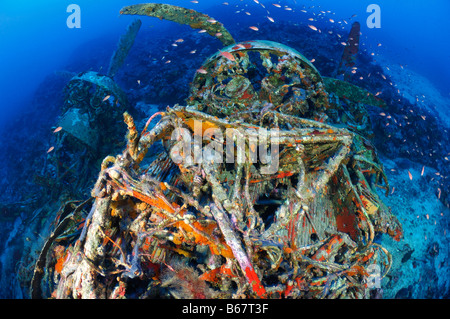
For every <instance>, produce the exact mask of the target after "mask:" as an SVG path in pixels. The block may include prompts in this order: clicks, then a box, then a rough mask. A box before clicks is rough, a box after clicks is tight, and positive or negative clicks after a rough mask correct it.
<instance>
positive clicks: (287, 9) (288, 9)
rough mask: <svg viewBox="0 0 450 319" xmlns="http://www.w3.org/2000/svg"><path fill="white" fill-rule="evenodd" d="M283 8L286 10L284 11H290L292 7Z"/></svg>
mask: <svg viewBox="0 0 450 319" xmlns="http://www.w3.org/2000/svg"><path fill="white" fill-rule="evenodd" d="M284 10H286V11H292V8H289V7H286V8H284Z"/></svg>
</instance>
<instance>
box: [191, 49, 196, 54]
mask: <svg viewBox="0 0 450 319" xmlns="http://www.w3.org/2000/svg"><path fill="white" fill-rule="evenodd" d="M196 52H197V50H192V51H191V52H189V53H190V54H195V53H196Z"/></svg>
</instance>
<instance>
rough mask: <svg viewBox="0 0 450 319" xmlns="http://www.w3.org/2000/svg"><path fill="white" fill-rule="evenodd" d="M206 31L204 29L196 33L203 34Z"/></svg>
mask: <svg viewBox="0 0 450 319" xmlns="http://www.w3.org/2000/svg"><path fill="white" fill-rule="evenodd" d="M205 32H206V30H205V29H201V30H200V31H198V33H205Z"/></svg>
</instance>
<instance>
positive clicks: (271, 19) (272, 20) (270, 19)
mask: <svg viewBox="0 0 450 319" xmlns="http://www.w3.org/2000/svg"><path fill="white" fill-rule="evenodd" d="M267 19H269V21H270V22H275V20H274V19H273V18H271V17H269V16H268V17H267Z"/></svg>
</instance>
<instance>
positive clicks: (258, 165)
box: [30, 4, 402, 298]
mask: <svg viewBox="0 0 450 319" xmlns="http://www.w3.org/2000/svg"><path fill="white" fill-rule="evenodd" d="M121 14H130V15H143V16H151V17H158V18H161V19H167V20H171V21H174V22H177V23H182V24H187V25H190V26H191V27H192V28H196V29H204V30H206V31H207V32H208V34H210V35H212V36H215V37H217V38H218V39H219V40H221V42H222V43H223V45H224V48H223V49H221V50H220V51H219V52H217V53H216V54H214V55H212V56H211V57H210V58H209V59H207V60H206V61H205V62H204V64H203V65H202V66H200V67H199V69H198V70H197V72H196V75H195V77H194V79H193V81H192V83H191V86H190V95H189V97H188V99H187V100H186V105H184V106H181V105H175V106H173V107H168V108H167V109H166V110H164V111H161V112H157V113H155V114H154V115H153V116H151V117H150V118H149V120H148V122H147V124H146V126H145V127H144V129H143V130H142V131H141V132H139V131H138V130H137V128H136V125H135V122H134V119H133V117H132V116H131V115H130V114H129V113H128V112H127V105H128V102H127V98H126V96H125V94H124V93H123V92H122V91H121V89H120V88H119V87H118V86H117V84H115V83H114V80H113V77H114V75H115V73H116V72H117V70H118V68H120V67H121V66H122V64H123V61H124V59H125V56H126V55H127V53H128V51H129V50H130V48H131V46H132V43H133V42H134V38H135V36H136V33H137V32H138V30H139V27H140V23H139V22H138V21H139V20H136V21H135V22H133V24H132V25H130V28H129V30H128V32H127V33H126V35H125V36H124V37H123V38H122V40H121V41H120V45H119V48H118V50H117V51H116V53H115V54H114V56H113V58H112V60H111V66H110V69H109V70H110V71H109V72H108V74H107V75H101V74H99V73H96V72H85V73H82V74H79V75H76V76H75V77H73V78H72V80H71V81H70V82H69V84H68V87H67V92H68V94H67V97H66V102H67V103H66V104H65V106H64V107H65V109H64V114H63V115H62V116H61V119H60V121H59V122H58V126H59V127H61V133H62V134H61V136H65V138H66V141H67V142H66V143H60V144H59V145H60V148H61V150H64V152H65V153H67V156H80V154H81V153H80V152H82V150H86V149H88V151H83V152H84V153H83V154H82V156H90V157H92V158H94V157H95V156H98V155H99V153H98V147H99V145H101V144H105V143H113V141H112V140H111V136H112V133H111V134H110V133H108V132H112V130H116V128H117V124H116V123H117V119H119V118H121V117H123V122H124V123H125V124H124V125H123V128H122V129H123V130H124V132H123V134H124V135H125V133H126V146H124V150H123V152H122V153H120V154H118V155H116V156H112V155H108V156H106V157H105V158H104V159H103V161H102V163H101V169H100V172H99V175H98V179H97V182H96V183H95V185H93V188H92V192H91V197H89V198H87V199H84V200H79V201H74V200H71V201H68V202H66V203H64V204H63V205H62V206H61V208H60V210H59V212H58V213H57V220H55V223H54V229H53V230H52V232H51V234H50V236H49V238H48V239H47V240H46V241H45V244H44V245H43V247H42V250H41V253H40V255H39V258H38V259H37V262H36V265H35V268H34V273H33V278H32V280H31V287H30V296H31V297H32V298H371V297H372V295H373V294H374V293H376V289H375V288H374V287H373V285H372V284H371V280H372V279H373V276H372V274H373V270H374V269H377V270H379V272H377V276H378V277H376V279H377V280H378V279H379V280H381V279H382V278H383V277H384V276H385V275H386V274H387V273H388V272H389V269H390V265H391V263H392V257H391V254H390V253H389V251H387V250H386V249H385V248H384V247H382V246H381V245H380V244H377V243H375V242H374V238H375V236H376V235H379V234H388V235H389V236H391V237H393V238H394V239H396V240H400V239H401V238H402V227H401V224H400V223H399V221H398V220H397V218H396V217H395V215H394V214H393V213H392V212H391V211H390V209H389V208H388V207H387V206H386V205H385V204H384V203H383V202H382V200H381V199H380V197H379V196H378V194H377V191H378V189H382V190H383V191H385V192H386V193H389V183H388V180H387V178H386V175H385V173H384V171H383V164H382V163H381V162H380V160H379V158H378V155H377V151H376V149H375V147H374V146H373V143H372V142H371V139H372V138H373V132H372V130H371V123H370V118H369V116H368V113H367V111H366V108H365V105H372V106H378V107H382V106H383V105H384V102H383V101H382V100H381V99H379V98H378V97H376V96H374V95H373V94H371V93H369V92H367V91H366V90H364V89H362V88H359V87H357V86H355V85H352V84H349V83H347V82H345V81H342V80H340V79H334V78H327V77H323V76H321V74H320V73H319V72H318V70H317V69H316V68H315V67H314V66H313V65H312V63H311V62H310V61H309V60H307V59H306V58H305V57H304V56H303V55H302V54H301V53H299V52H297V51H296V50H294V49H292V48H290V47H288V46H285V45H283V44H281V43H276V42H272V41H262V40H254V41H244V42H235V40H234V39H233V38H232V36H231V35H230V34H229V32H228V31H227V30H226V29H225V28H224V26H223V25H222V24H221V23H220V22H218V21H216V20H214V19H212V18H211V17H208V16H207V15H204V14H201V13H198V12H196V11H194V10H189V9H184V8H180V7H175V6H171V5H164V4H140V5H133V6H129V7H125V8H123V9H122V10H121ZM353 56H354V51H353V52H348V53H345V54H344V59H348V61H344V65H345V66H346V67H350V66H351V65H352V64H351V63H352V61H351V59H352V57H353ZM344 72H345V71H344ZM80 101H85V103H80ZM106 104H107V105H108V107H109V109H108V110H111V112H109V111H108V112H106V111H105V109H104V107H105V105H106ZM80 105H86V107H85V108H82V107H80ZM156 119H159V121H158V122H157V123H156V125H154V126H153V128H150V124H151V123H152V122H153V123H154V122H156ZM75 122H76V123H78V124H76V125H73V123H75ZM80 123H81V124H80ZM262 132H264V133H267V134H268V135H264V134H262ZM116 133H117V132H116ZM157 144H159V147H155V146H156V145H157ZM80 145H81V146H80ZM155 150H157V152H156V151H155ZM96 152H97V153H96ZM261 154H262V155H264V156H262V155H261ZM258 155H259V156H258ZM217 159H222V160H217ZM274 164H276V165H274ZM84 171H85V170H83V169H82V168H78V169H73V170H71V172H72V174H75V175H76V174H77V172H78V173H80V175H81V172H84ZM64 177H66V176H64ZM75 177H76V176H75Z"/></svg>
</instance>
